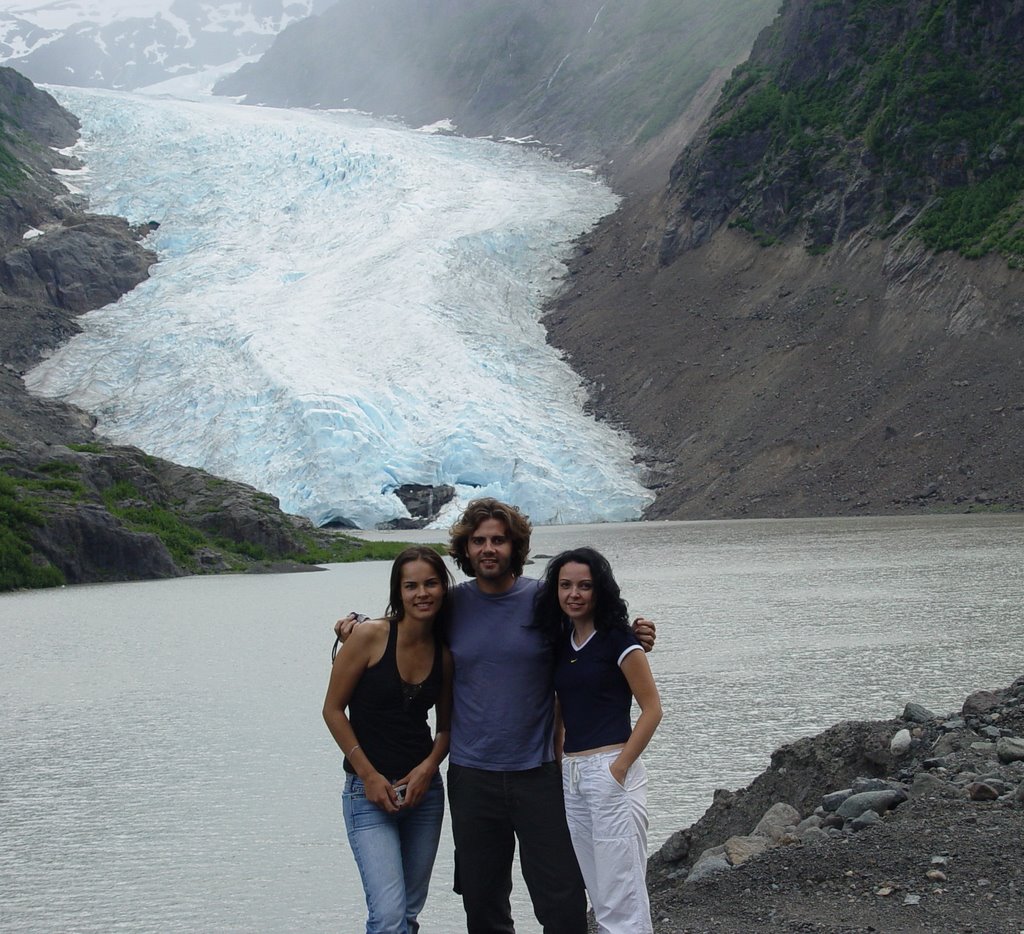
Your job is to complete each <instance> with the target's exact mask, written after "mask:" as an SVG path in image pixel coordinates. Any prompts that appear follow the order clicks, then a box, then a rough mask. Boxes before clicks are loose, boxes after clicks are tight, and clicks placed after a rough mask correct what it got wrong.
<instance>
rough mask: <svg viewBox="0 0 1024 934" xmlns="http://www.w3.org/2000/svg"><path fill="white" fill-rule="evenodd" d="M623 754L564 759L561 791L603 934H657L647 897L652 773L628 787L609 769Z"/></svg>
mask: <svg viewBox="0 0 1024 934" xmlns="http://www.w3.org/2000/svg"><path fill="white" fill-rule="evenodd" d="M618 755H619V750H617V749H615V750H612V751H610V752H598V753H594V754H593V755H589V756H565V757H564V758H563V759H562V790H563V791H564V792H565V817H566V820H567V821H568V823H569V835H570V836H571V837H572V845H573V849H574V850H575V851H576V859H577V861H578V862H579V864H580V872H582V873H583V881H584V883H586V886H587V894H588V895H589V896H590V904H591V905H592V906H593V908H594V917H595V918H596V919H597V929H598V931H600V932H601V934H652V932H653V930H654V928H653V926H652V924H651V905H650V901H649V900H648V898H647V769H646V768H644V764H643V762H642V761H641V760H639V759H637V761H636V762H634V763H633V765H632V766H631V767H630V769H629V772H627V773H626V787H625V788H623V787H622V785H620V784H619V783H618V782H617V781H616V780H615V778H614V777H613V776H612V773H611V772H610V771H609V770H608V767H609V766H610V765H611V764H612V763H613V762H614V761H615V760H616V758H618Z"/></svg>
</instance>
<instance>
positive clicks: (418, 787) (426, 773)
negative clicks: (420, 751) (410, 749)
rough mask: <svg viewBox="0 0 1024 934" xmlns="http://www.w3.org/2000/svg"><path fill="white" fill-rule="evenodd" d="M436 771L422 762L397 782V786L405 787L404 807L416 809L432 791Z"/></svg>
mask: <svg viewBox="0 0 1024 934" xmlns="http://www.w3.org/2000/svg"><path fill="white" fill-rule="evenodd" d="M436 771H437V769H435V768H433V767H432V766H430V765H427V764H425V763H422V762H421V763H420V764H419V765H417V766H416V768H414V769H412V770H411V771H410V772H409V773H408V774H407V775H403V776H402V777H401V778H400V779H398V781H396V782H395V784H396V785H405V803H404V804H403V805H402V807H407V808H414V807H416V805H417V804H419V803H420V802H421V801H422V800H423V797H424V795H426V793H427V792H428V791H429V790H430V782H431V781H432V780H433V778H434V773H435V772H436Z"/></svg>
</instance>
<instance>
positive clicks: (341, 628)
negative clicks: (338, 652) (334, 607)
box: [334, 611, 367, 642]
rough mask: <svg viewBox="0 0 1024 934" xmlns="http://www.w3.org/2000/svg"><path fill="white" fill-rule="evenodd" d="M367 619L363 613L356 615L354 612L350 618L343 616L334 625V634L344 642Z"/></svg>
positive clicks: (349, 615) (350, 614)
mask: <svg viewBox="0 0 1024 934" xmlns="http://www.w3.org/2000/svg"><path fill="white" fill-rule="evenodd" d="M366 619H367V617H366V616H364V615H363V614H362V613H356V612H355V611H353V612H351V613H349V614H348V616H343V617H342V618H341V619H339V620H338V621H337V622H336V623H335V624H334V634H335V635H336V636H337V637H338V639H339V640H340V641H341V642H344V641H345V640H346V639H347V638H348V637H349V636H350V635H352V630H353V629H355V628H356V626H358V625H359V624H360V623H361V622H363V621H364V620H366Z"/></svg>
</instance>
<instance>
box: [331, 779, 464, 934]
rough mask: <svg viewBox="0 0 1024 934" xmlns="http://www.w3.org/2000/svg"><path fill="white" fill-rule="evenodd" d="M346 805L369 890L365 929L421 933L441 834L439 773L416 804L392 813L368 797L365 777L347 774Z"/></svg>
mask: <svg viewBox="0 0 1024 934" xmlns="http://www.w3.org/2000/svg"><path fill="white" fill-rule="evenodd" d="M342 810H343V811H344V814H345V829H346V830H347V831H348V842H349V844H350V845H351V847H352V854H353V856H355V859H356V865H357V866H358V867H359V875H360V876H361V877H362V880H363V893H364V894H365V895H366V910H367V912H368V917H367V919H366V934H417V932H418V931H419V929H420V926H419V922H418V921H417V920H416V919H417V917H418V916H419V913H420V911H421V910H422V909H423V904H424V902H426V900H427V888H428V886H429V885H430V872H431V870H432V869H433V868H434V857H435V856H436V855H437V844H438V841H439V840H440V838H441V820H442V818H443V817H444V786H443V785H442V783H441V776H440V775H435V776H434V780H433V781H432V782H431V784H430V790H429V791H428V792H427V794H426V795H425V796H424V798H423V800H422V801H420V803H419V804H417V805H416V807H412V808H402V809H401V810H400V811H399V812H398V813H397V814H388V813H387V812H386V811H383V810H381V809H380V808H379V807H377V805H375V804H371V803H370V802H369V801H367V800H366V794H365V792H364V790H363V782H362V780H361V779H360V778H358V777H357V776H355V775H349V776H347V777H346V780H345V791H344V793H343V795H342Z"/></svg>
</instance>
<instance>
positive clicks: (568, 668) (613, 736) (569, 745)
mask: <svg viewBox="0 0 1024 934" xmlns="http://www.w3.org/2000/svg"><path fill="white" fill-rule="evenodd" d="M638 650H639V651H643V649H642V648H641V646H640V643H639V642H638V641H637V638H636V636H634V635H633V633H632V632H630V631H628V630H625V629H611V630H607V631H605V632H596V631H595V632H594V633H593V635H591V636H590V638H589V639H587V641H586V642H584V643H583V645H582V646H580V647H579V648H577V647H576V646H575V645H574V644H573V633H572V630H571V629H570V630H569V632H568V633H566V634H565V635H563V636H562V637H561V639H560V641H559V645H558V655H557V660H556V662H555V691H556V692H557V693H558V702H559V704H560V705H561V707H562V720H563V722H564V723H565V751H566V752H581V751H582V750H584V749H598V748H600V747H601V746H612V745H615V744H617V743H624V742H626V740H628V739H629V734H630V733H631V732H632V731H633V726H632V723H631V722H630V718H629V711H630V707H631V706H632V703H633V693H632V691H630V689H629V683H628V682H627V681H626V676H625V675H624V674H623V673H622V669H620V668H619V663H620V662H621V661H622V659H623V658H624V657H625V656H626V655H627V654H629V652H635V651H638Z"/></svg>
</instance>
